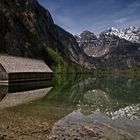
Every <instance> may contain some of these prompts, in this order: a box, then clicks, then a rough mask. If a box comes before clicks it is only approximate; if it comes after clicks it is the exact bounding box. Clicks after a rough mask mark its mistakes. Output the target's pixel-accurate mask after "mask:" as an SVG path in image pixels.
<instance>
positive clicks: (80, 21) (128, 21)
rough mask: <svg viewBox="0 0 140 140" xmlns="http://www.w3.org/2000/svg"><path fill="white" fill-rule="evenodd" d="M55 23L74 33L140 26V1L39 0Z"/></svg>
mask: <svg viewBox="0 0 140 140" xmlns="http://www.w3.org/2000/svg"><path fill="white" fill-rule="evenodd" d="M38 1H39V2H40V4H41V5H42V6H44V7H45V8H46V9H48V10H49V11H50V13H51V15H52V17H53V20H54V22H55V24H57V25H59V26H61V27H63V28H64V29H65V30H67V31H69V32H71V33H72V34H79V33H81V32H82V31H83V30H90V31H92V32H94V33H96V34H98V33H100V32H101V31H104V30H106V29H107V28H110V27H116V28H125V27H128V26H137V27H140V0H38Z"/></svg>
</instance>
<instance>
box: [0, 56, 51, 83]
mask: <svg viewBox="0 0 140 140" xmlns="http://www.w3.org/2000/svg"><path fill="white" fill-rule="evenodd" d="M52 74H53V72H52V70H51V69H50V68H49V67H48V65H47V64H46V63H45V62H44V61H43V60H38V59H30V58H23V57H14V56H6V55H1V56H0V81H9V82H19V81H21V82H25V81H35V80H47V79H50V78H51V77H52Z"/></svg>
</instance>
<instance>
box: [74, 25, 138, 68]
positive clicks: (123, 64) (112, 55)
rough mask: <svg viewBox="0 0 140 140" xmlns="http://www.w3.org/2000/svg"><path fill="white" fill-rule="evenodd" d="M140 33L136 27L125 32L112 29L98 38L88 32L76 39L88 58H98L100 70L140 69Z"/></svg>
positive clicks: (124, 30)
mask: <svg viewBox="0 0 140 140" xmlns="http://www.w3.org/2000/svg"><path fill="white" fill-rule="evenodd" d="M139 31H140V30H139V28H134V27H133V28H132V27H131V28H127V29H123V30H119V29H114V28H113V29H112V28H111V29H109V30H106V31H104V32H102V33H101V34H100V35H99V37H98V38H97V37H96V36H95V35H94V34H93V33H90V32H87V31H86V33H85V31H84V32H83V33H82V34H80V35H79V36H75V38H76V40H77V42H78V43H79V45H80V47H81V48H82V49H83V50H84V52H85V53H86V54H87V55H88V56H91V57H93V58H95V59H96V58H98V62H99V63H96V60H95V63H96V64H97V65H96V66H97V67H98V68H104V69H106V68H107V69H110V68H111V69H127V68H137V67H140V43H139V40H140V36H139V35H140V34H139V33H140V32H139ZM87 33H88V34H87Z"/></svg>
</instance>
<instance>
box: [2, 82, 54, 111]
mask: <svg viewBox="0 0 140 140" xmlns="http://www.w3.org/2000/svg"><path fill="white" fill-rule="evenodd" d="M51 89H52V87H51V81H40V82H28V83H9V84H8V85H0V109H3V108H7V107H12V106H17V105H20V104H25V103H28V102H31V101H33V100H37V99H39V98H42V97H44V96H45V95H46V94H47V93H48V92H49V91H50V90H51Z"/></svg>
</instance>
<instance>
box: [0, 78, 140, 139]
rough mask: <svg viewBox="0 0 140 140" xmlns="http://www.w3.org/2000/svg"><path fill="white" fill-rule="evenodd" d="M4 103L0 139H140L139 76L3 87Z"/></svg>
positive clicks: (0, 107)
mask: <svg viewBox="0 0 140 140" xmlns="http://www.w3.org/2000/svg"><path fill="white" fill-rule="evenodd" d="M0 101H1V102H0V139H7V140H10V139H11V140H14V139H15V140H20V139H25V140H28V139H29V140H32V139H33V140H42V139H60V140H61V139H66V140H67V139H70V140H71V139H79V140H81V139H85V140H88V139H91V140H94V139H102V140H112V139H113V140H125V139H126V140H129V139H130V140H131V139H132V140H139V139H140V78H133V77H108V76H107V77H93V76H92V77H91V76H89V77H87V78H81V77H80V76H79V77H78V76H76V77H75V76H71V77H69V76H63V77H61V76H58V77H57V78H55V79H53V80H52V81H51V82H48V81H43V82H34V83H28V84H27V83H26V84H25V83H22V84H19V83H18V84H14V85H9V86H4V85H1V86H0Z"/></svg>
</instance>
